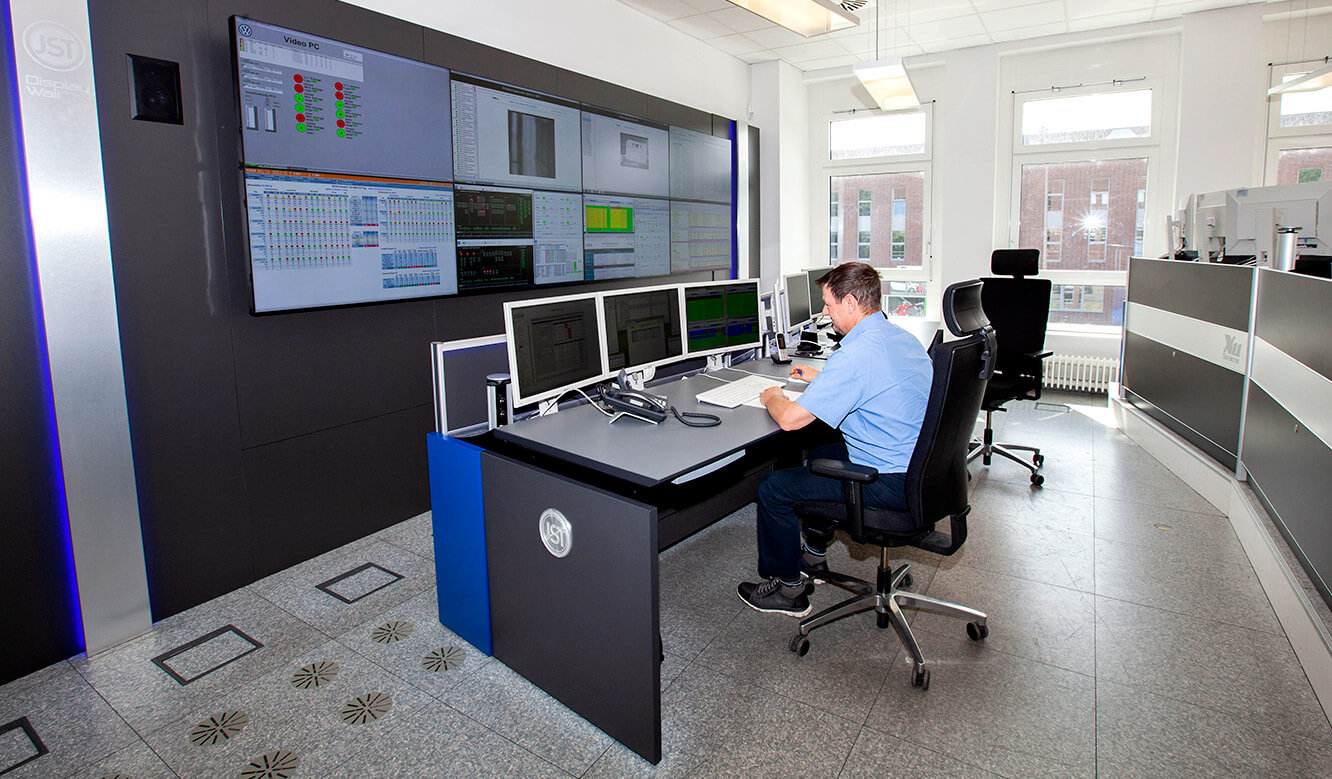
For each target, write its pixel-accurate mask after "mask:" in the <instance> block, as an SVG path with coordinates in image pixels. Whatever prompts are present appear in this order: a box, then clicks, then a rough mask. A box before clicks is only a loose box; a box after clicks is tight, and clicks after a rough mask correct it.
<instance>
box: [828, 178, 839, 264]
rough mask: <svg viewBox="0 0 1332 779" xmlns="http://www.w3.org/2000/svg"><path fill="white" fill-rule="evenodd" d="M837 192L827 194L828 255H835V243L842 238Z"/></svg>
mask: <svg viewBox="0 0 1332 779" xmlns="http://www.w3.org/2000/svg"><path fill="white" fill-rule="evenodd" d="M837 206H838V203H837V193H836V192H830V193H829V194H828V244H829V246H828V256H829V257H836V256H837V243H838V242H839V241H840V240H841V239H842V218H841V217H840V216H838V208H837Z"/></svg>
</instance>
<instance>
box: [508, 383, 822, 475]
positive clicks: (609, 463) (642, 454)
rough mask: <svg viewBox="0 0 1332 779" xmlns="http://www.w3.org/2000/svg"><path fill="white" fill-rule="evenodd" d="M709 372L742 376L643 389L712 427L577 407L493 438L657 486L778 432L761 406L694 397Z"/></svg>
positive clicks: (513, 427)
mask: <svg viewBox="0 0 1332 779" xmlns="http://www.w3.org/2000/svg"><path fill="white" fill-rule="evenodd" d="M802 359H803V358H802ZM741 367H742V368H743V369H744V370H746V371H752V372H754V373H763V374H765V375H774V376H781V377H784V376H785V374H786V371H787V370H788V369H789V366H785V365H773V364H772V363H771V362H770V361H768V360H758V361H754V362H750V363H745V364H744V365H743V366H741ZM714 375H715V376H718V377H719V378H722V379H724V380H735V379H738V378H741V377H742V376H744V375H745V374H744V373H740V372H738V371H735V370H731V369H726V370H722V371H719V372H718V373H716V374H698V375H694V376H688V377H684V378H680V379H673V380H671V381H668V382H666V383H664V384H659V385H656V386H652V387H649V391H650V392H652V393H653V394H657V395H663V396H665V397H666V398H667V400H668V401H669V402H670V403H671V405H673V406H675V408H676V409H678V410H679V411H680V412H681V413H684V412H689V411H692V412H698V413H704V414H715V415H717V416H719V417H721V419H722V423H721V424H720V425H717V426H715V427H689V426H687V425H684V424H683V423H681V422H680V421H679V420H678V419H676V418H675V417H673V416H671V417H667V418H666V420H665V421H664V422H662V423H660V424H656V425H654V424H652V423H650V422H644V421H642V420H639V419H634V418H631V417H622V418H620V419H618V420H616V421H615V422H613V423H612V422H611V421H610V418H609V417H606V416H605V415H603V414H602V413H600V412H599V411H597V410H596V409H594V408H592V407H590V406H588V405H586V404H584V405H580V406H575V407H572V408H565V409H562V410H561V411H559V412H558V413H554V414H547V415H546V416H544V417H534V418H529V419H525V420H521V421H518V422H514V423H513V424H511V425H505V426H504V427H500V428H496V429H495V435H496V437H497V438H500V439H502V440H505V441H509V442H511V443H514V444H517V445H519V446H522V447H524V448H526V449H531V450H534V451H538V452H542V453H544V454H549V455H552V456H555V457H559V458H561V459H564V460H567V461H570V462H574V463H577V464H579V465H583V466H586V467H588V468H592V469H594V470H598V471H602V472H604V473H607V474H610V475H612V476H616V477H619V478H621V479H624V480H626V481H629V482H631V483H634V484H639V485H643V486H653V485H657V484H661V483H663V482H666V481H670V480H671V479H674V478H676V477H678V476H681V475H683V474H687V473H689V472H690V471H693V470H695V469H697V468H699V467H700V466H703V465H706V464H707V463H710V462H713V461H715V460H718V459H720V458H722V457H725V456H727V455H729V454H732V453H734V452H738V451H741V450H743V449H744V448H745V447H747V446H749V445H750V444H753V443H755V442H757V441H760V440H762V439H764V438H767V437H769V436H772V435H775V434H776V433H777V432H779V431H780V428H779V427H777V423H776V422H773V421H772V417H770V416H768V412H767V411H766V410H764V409H763V408H759V407H753V406H744V405H742V406H737V407H736V408H731V409H728V408H722V407H720V406H711V405H708V404H706V403H699V402H698V401H697V400H695V399H694V396H695V395H697V394H698V393H700V392H702V391H704V390H707V389H712V388H713V387H717V386H719V382H718V380H717V379H716V378H712V376H714ZM803 387H804V385H803V384H799V383H796V382H792V383H791V384H788V385H787V389H788V390H792V391H800V390H802V389H803Z"/></svg>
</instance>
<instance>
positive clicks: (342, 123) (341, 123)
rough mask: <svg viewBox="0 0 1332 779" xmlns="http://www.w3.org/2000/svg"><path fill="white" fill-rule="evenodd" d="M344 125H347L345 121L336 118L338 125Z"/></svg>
mask: <svg viewBox="0 0 1332 779" xmlns="http://www.w3.org/2000/svg"><path fill="white" fill-rule="evenodd" d="M346 126H347V123H346V122H344V121H342V120H341V119H339V120H338V127H346Z"/></svg>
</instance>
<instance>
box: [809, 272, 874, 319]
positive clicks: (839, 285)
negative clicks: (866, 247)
mask: <svg viewBox="0 0 1332 779" xmlns="http://www.w3.org/2000/svg"><path fill="white" fill-rule="evenodd" d="M819 288H820V289H830V290H832V293H833V297H835V298H837V299H838V300H841V299H842V298H844V297H846V296H847V295H854V296H855V298H856V302H857V303H859V304H860V308H861V310H863V311H878V310H879V300H880V299H881V296H882V295H883V282H882V281H881V280H880V279H879V272H878V271H877V270H875V269H874V268H873V267H871V266H869V265H866V264H865V263H863V262H844V263H842V264H841V265H838V266H837V267H836V268H833V269H832V270H830V271H828V272H827V273H826V274H825V275H824V276H823V278H821V279H819Z"/></svg>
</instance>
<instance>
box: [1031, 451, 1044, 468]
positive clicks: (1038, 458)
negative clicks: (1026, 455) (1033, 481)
mask: <svg viewBox="0 0 1332 779" xmlns="http://www.w3.org/2000/svg"><path fill="white" fill-rule="evenodd" d="M1031 463H1032V465H1035V466H1036V467H1037V468H1039V467H1041V466H1042V465H1045V455H1043V454H1037V455H1032V458H1031Z"/></svg>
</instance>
